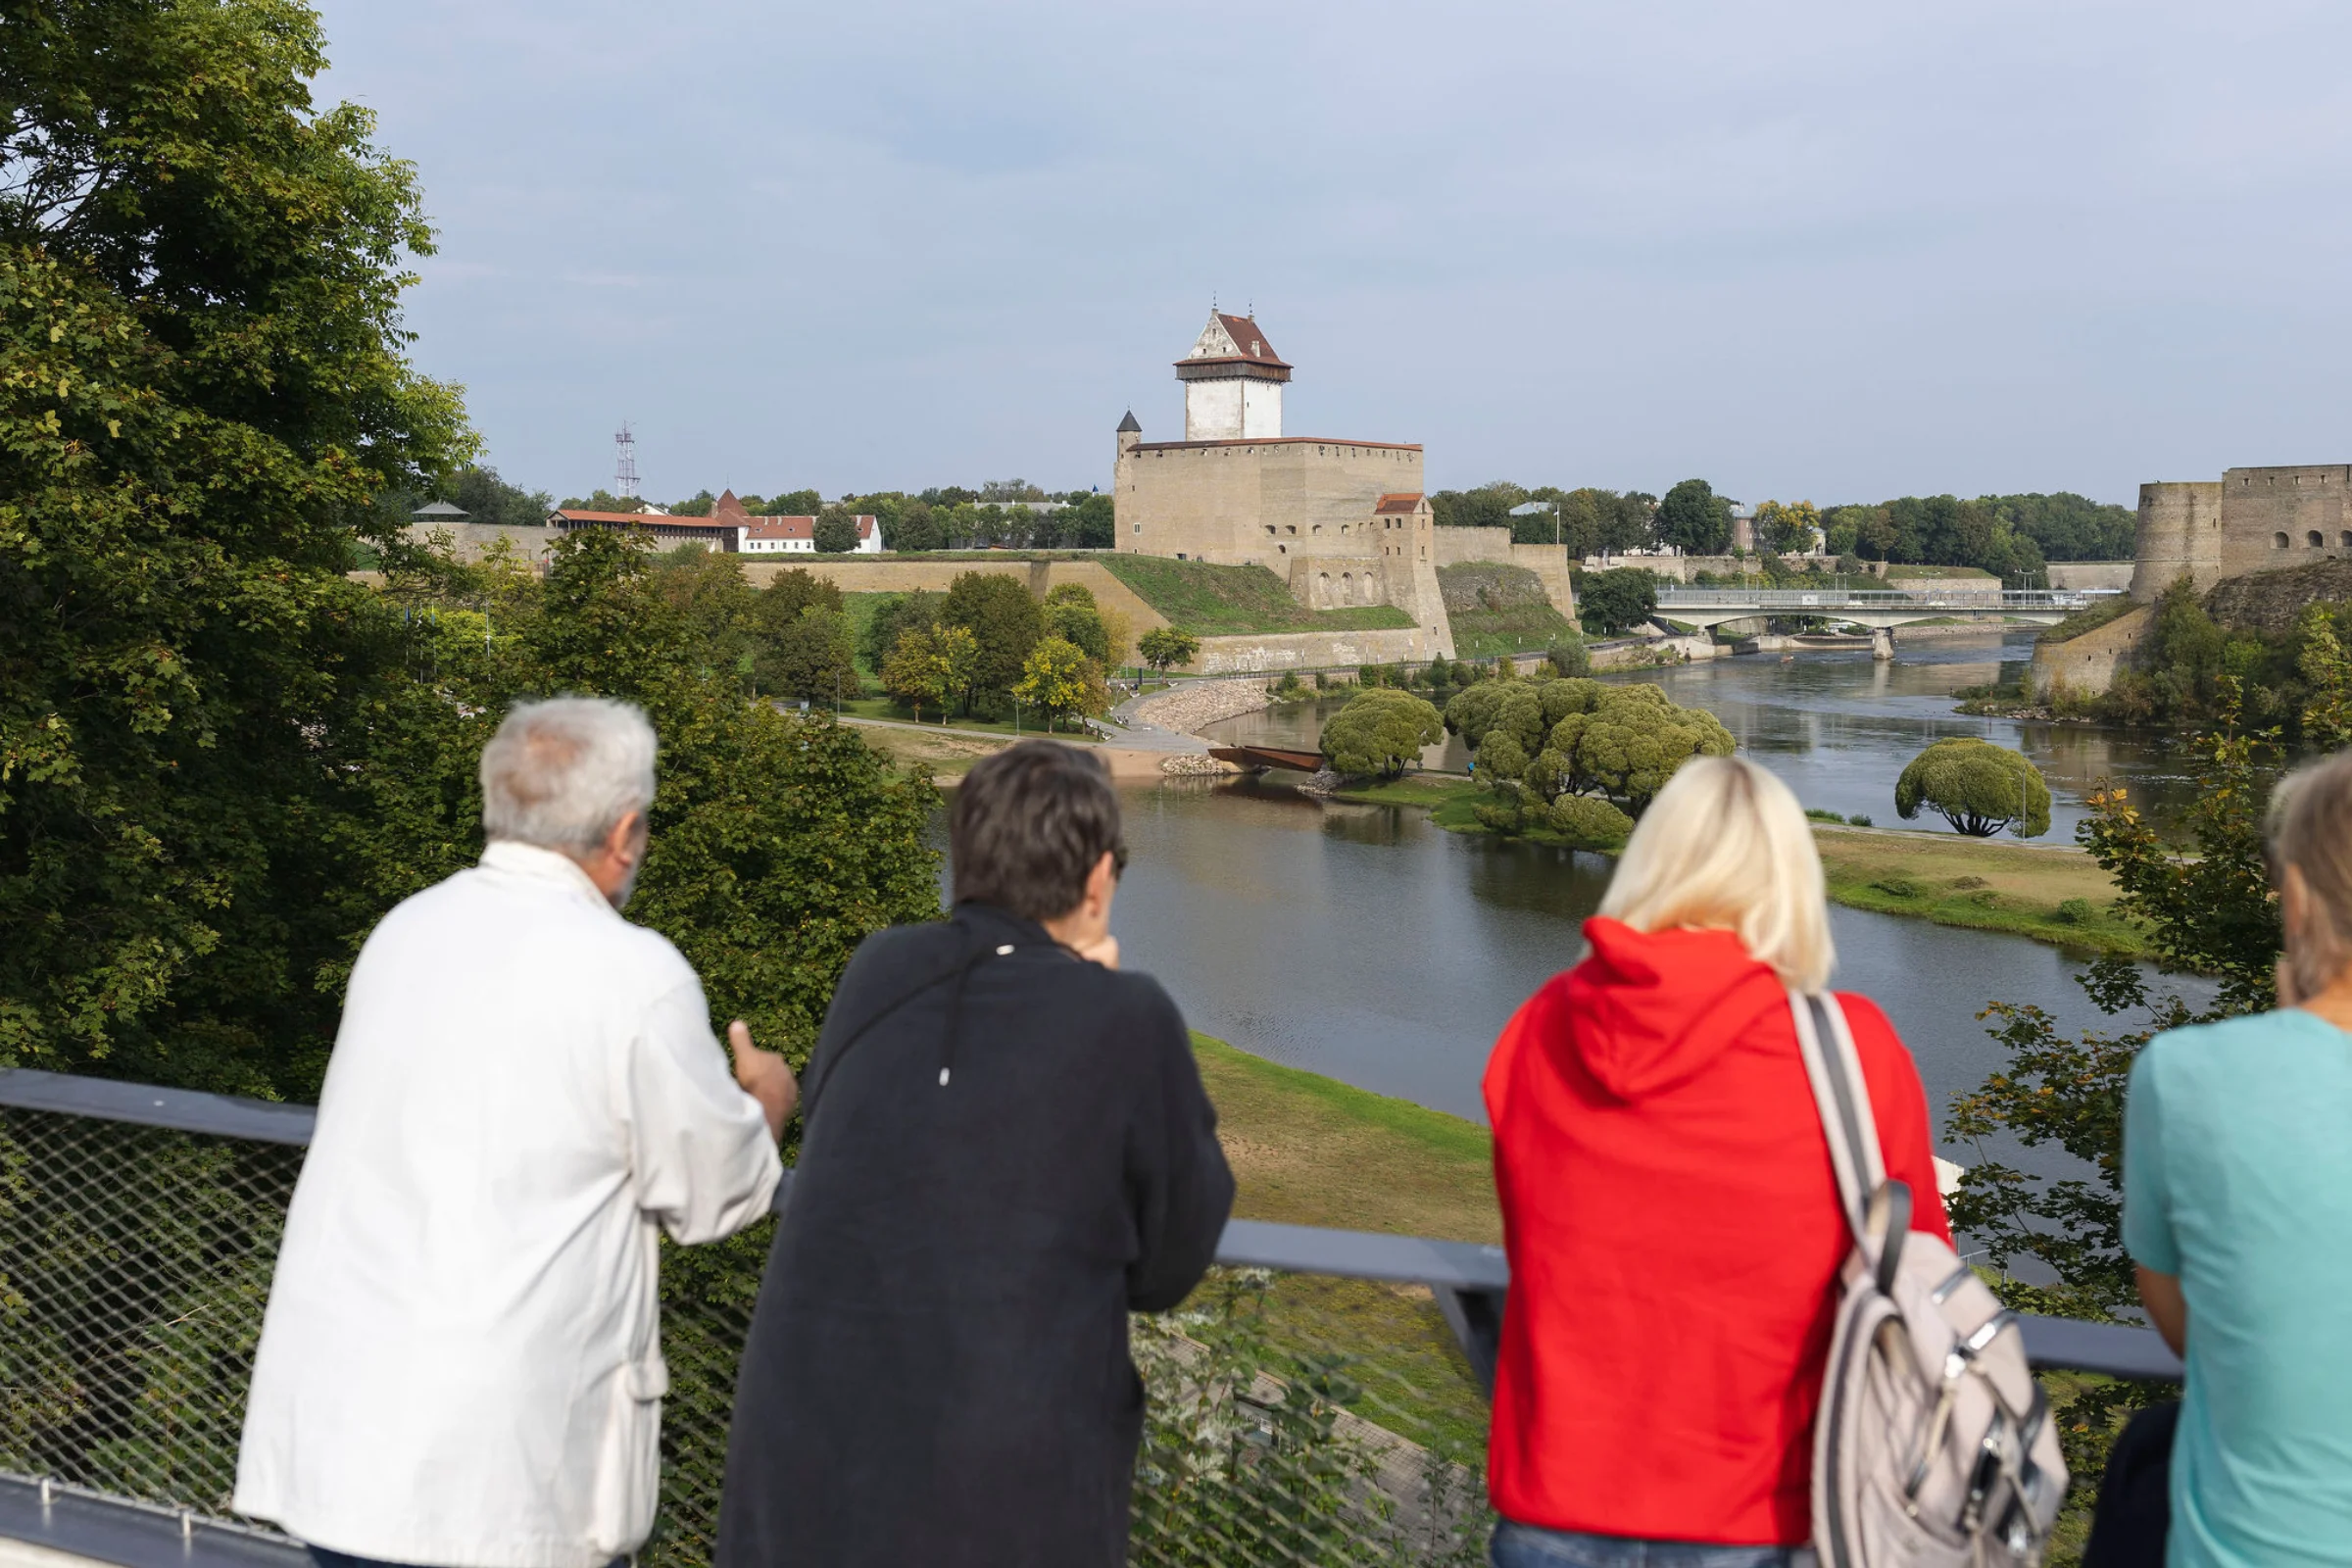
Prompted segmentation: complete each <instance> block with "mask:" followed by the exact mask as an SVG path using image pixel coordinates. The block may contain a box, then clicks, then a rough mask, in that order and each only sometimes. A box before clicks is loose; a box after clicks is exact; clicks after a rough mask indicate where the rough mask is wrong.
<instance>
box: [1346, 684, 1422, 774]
mask: <svg viewBox="0 0 2352 1568" xmlns="http://www.w3.org/2000/svg"><path fill="white" fill-rule="evenodd" d="M1445 738H1446V721H1445V719H1444V718H1443V717H1441V716H1440V715H1439V712H1438V711H1437V709H1436V708H1435V707H1434V706H1433V705H1432V704H1430V703H1429V702H1428V701H1427V700H1426V699H1424V698H1419V697H1415V696H1414V695H1413V694H1412V693H1410V692H1406V691H1399V690H1397V689H1395V688H1393V687H1375V688H1370V689H1366V690H1362V691H1358V692H1357V693H1356V694H1355V695H1354V696H1352V697H1350V698H1348V706H1347V707H1345V708H1343V709H1341V710H1340V711H1338V712H1337V713H1334V714H1333V715H1332V717H1331V722H1329V723H1327V724H1325V725H1324V726H1323V755H1324V756H1325V757H1326V758H1328V759H1329V760H1330V761H1331V765H1332V767H1333V768H1334V769H1336V770H1337V771H1339V772H1342V773H1356V774H1365V773H1370V774H1378V775H1379V776H1381V777H1383V778H1395V777H1396V776H1397V775H1398V774H1400V773H1402V772H1403V771H1404V770H1405V769H1406V768H1408V767H1413V766H1416V765H1418V764H1419V762H1420V760H1421V752H1422V749H1423V748H1424V747H1429V746H1435V745H1437V744H1438V743H1439V742H1440V741H1442V740H1444V739H1445Z"/></svg>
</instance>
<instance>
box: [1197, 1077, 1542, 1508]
mask: <svg viewBox="0 0 2352 1568" xmlns="http://www.w3.org/2000/svg"><path fill="white" fill-rule="evenodd" d="M1193 1049H1194V1054H1195V1057H1196V1059H1197V1060H1198V1061H1199V1062H1200V1064H1201V1081H1202V1082H1203V1083H1205V1084H1206V1085H1207V1087H1208V1094H1209V1098H1210V1100H1212V1101H1213V1102H1215V1103H1216V1107H1217V1136H1218V1138H1219V1139H1220V1140H1221V1141H1222V1142H1223V1144H1224V1146H1225V1157H1226V1159H1227V1160H1228V1161H1229V1162H1230V1163H1231V1164H1232V1166H1233V1174H1234V1180H1235V1185H1236V1193H1235V1197H1234V1205H1233V1211H1234V1214H1235V1215H1236V1217H1238V1218H1242V1219H1262V1220H1275V1221H1279V1222H1282V1223H1286V1224H1293V1225H1328V1226H1335V1227H1340V1228H1343V1229H1348V1230H1383V1231H1396V1232H1399V1233H1403V1234H1409V1235H1415V1236H1438V1237H1446V1238H1450V1239H1453V1240H1457V1241H1471V1242H1494V1241H1498V1240H1499V1239H1500V1237H1501V1224H1502V1222H1501V1217H1500V1214H1499V1212H1498V1211H1497V1209H1496V1208H1495V1184H1494V1179H1493V1176H1492V1174H1491V1171H1492V1167H1491V1164H1490V1159H1491V1154H1490V1147H1491V1140H1490V1139H1489V1137H1488V1134H1487V1130H1486V1129H1485V1128H1483V1127H1481V1126H1478V1125H1477V1124H1476V1123H1473V1122H1467V1121H1463V1120H1462V1119H1460V1118H1459V1117H1456V1116H1447V1115H1445V1114H1442V1113H1441V1112H1438V1111H1434V1110H1430V1109H1427V1108H1425V1107H1423V1106H1420V1105H1416V1104H1412V1103H1409V1102H1406V1101H1401V1100H1391V1099H1389V1098H1387V1097H1386V1096H1383V1095H1375V1094H1369V1093H1367V1092H1365V1091H1364V1090H1361V1089H1357V1088H1354V1087H1353V1086H1351V1085H1348V1084H1344V1083H1341V1082H1339V1081H1338V1080H1337V1079H1332V1078H1325V1077H1323V1076H1321V1075H1320V1074H1317V1073H1311V1072H1301V1071H1299V1069H1297V1068H1295V1067H1285V1066H1282V1065H1281V1064H1279V1063H1277V1062H1271V1061H1267V1060H1265V1059H1264V1058H1263V1057H1260V1056H1253V1055H1250V1054H1249V1053H1248V1052H1245V1051H1237V1050H1235V1049H1234V1048H1233V1047H1231V1046H1229V1045H1226V1044H1225V1043H1224V1042H1222V1041H1218V1040H1212V1039H1210V1038H1209V1037H1208V1036H1206V1035H1201V1034H1196V1035H1194V1036H1193ZM1267 1327H1268V1331H1269V1336H1270V1338H1272V1339H1273V1340H1274V1341H1275V1343H1277V1344H1280V1345H1284V1346H1287V1347H1289V1348H1293V1349H1295V1350H1296V1351H1298V1352H1299V1353H1301V1354H1304V1355H1308V1356H1324V1355H1329V1354H1331V1353H1333V1352H1338V1353H1341V1354H1344V1355H1345V1356H1347V1357H1348V1364H1347V1365H1346V1366H1345V1367H1344V1369H1343V1370H1344V1371H1345V1372H1346V1375H1347V1376H1348V1378H1350V1379H1352V1380H1353V1381H1355V1382H1356V1383H1357V1384H1359V1385H1361V1387H1362V1389H1363V1394H1362V1396H1361V1397H1358V1398H1355V1399H1351V1400H1349V1401H1348V1404H1349V1407H1350V1408H1352V1409H1354V1410H1355V1412H1356V1413H1357V1414H1359V1415H1361V1416H1363V1417H1364V1418H1365V1419H1366V1420H1368V1421H1373V1422H1376V1423H1379V1424H1381V1425H1383V1426H1386V1427H1388V1428H1390V1429H1391V1430H1392V1431H1396V1432H1398V1433H1401V1434H1403V1435H1405V1436H1407V1437H1409V1438H1411V1439H1412V1440H1413V1441H1414V1442H1416V1443H1420V1444H1423V1445H1425V1446H1433V1447H1436V1448H1439V1449H1441V1450H1443V1451H1446V1452H1447V1453H1450V1454H1452V1455H1454V1456H1456V1457H1458V1458H1460V1459H1463V1460H1465V1461H1468V1462H1471V1463H1479V1462H1482V1461H1483V1456H1484V1450H1485V1444H1486V1432H1487V1401H1486V1397H1485V1395H1484V1394H1483V1393H1482V1392H1481V1391H1480V1389H1479V1387H1478V1382H1477V1379H1476V1378H1475V1377H1474V1376H1473V1375H1472V1373H1471V1371H1470V1366H1469V1363H1468V1362H1467V1361H1465V1360H1464V1359H1463V1358H1462V1353H1461V1349H1460V1348H1459V1347H1458V1346H1457V1345H1455V1343H1454V1340H1453V1335H1452V1334H1451V1332H1450V1331H1448V1330H1447V1329H1446V1320H1445V1319H1444V1317H1442V1316H1441V1315H1440V1314H1439V1311H1438V1306H1437V1302H1436V1300H1435V1299H1433V1298H1432V1297H1431V1296H1430V1294H1429V1292H1428V1291H1427V1290H1425V1289H1422V1288H1421V1287H1419V1286H1410V1285H1382V1284H1376V1283H1374V1282H1372V1281H1368V1280H1344V1279H1333V1278H1330V1277H1327V1276H1323V1275H1313V1274H1295V1275H1285V1276H1283V1277H1282V1278H1281V1279H1279V1280H1278V1281H1277V1282H1276V1284H1275V1286H1274V1289H1273V1291H1272V1294H1271V1296H1270V1297H1269V1299H1268V1302H1267Z"/></svg>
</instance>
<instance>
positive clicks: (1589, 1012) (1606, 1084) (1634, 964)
mask: <svg viewBox="0 0 2352 1568" xmlns="http://www.w3.org/2000/svg"><path fill="white" fill-rule="evenodd" d="M1585 940H1586V941H1588V942H1590V943H1591V944H1592V946H1593V952H1592V954H1591V956H1588V957H1587V958H1586V959H1585V961H1584V962H1582V963H1580V964H1578V965H1577V966H1576V967H1575V968H1574V969H1572V970H1570V971H1569V973H1568V995H1567V999H1566V1000H1567V1003H1568V1040H1569V1046H1570V1049H1572V1050H1573V1051H1574V1052H1575V1053H1576V1054H1577V1056H1578V1058H1579V1059H1580V1060H1582V1061H1583V1062H1584V1065H1585V1070H1586V1071H1588V1072H1590V1073H1591V1074H1592V1075H1593V1080H1594V1081H1595V1082H1597V1083H1598V1084H1599V1085H1600V1086H1601V1088H1603V1089H1605V1090H1607V1091H1608V1092H1609V1093H1610V1094H1612V1095H1614V1096H1616V1097H1617V1098H1618V1099H1620V1100H1629V1101H1630V1100H1639V1099H1642V1097H1643V1096H1645V1095H1653V1094H1657V1093H1659V1092H1660V1091H1662V1090H1666V1089H1671V1088H1673V1087H1674V1086H1675V1085H1677V1084H1679V1083H1681V1082H1683V1081H1684V1080H1685V1079H1687V1078H1689V1077H1691V1075H1692V1074H1693V1073H1695V1072H1697V1071H1698V1070H1699V1069H1700V1068H1702V1067H1704V1066H1706V1065H1707V1063H1708V1062H1710V1061H1712V1060H1713V1059H1714V1058H1715V1056H1716V1055H1717V1054H1720V1053H1721V1052H1722V1051H1723V1050H1724V1048H1725V1047H1727V1046H1729V1045H1730V1044H1732V1043H1733V1042H1734V1041H1736V1040H1737V1039H1739V1038H1740V1035H1741V1033H1742V1032H1744V1030H1745V1028H1746V1026H1747V1025H1748V1023H1749V1022H1751V1021H1752V1020H1753V1019H1755V1018H1756V1017H1757V1016H1758V1015H1759V1014H1761V1013H1763V1012H1765V1011H1767V1010H1769V1009H1771V1008H1775V1007H1783V1008H1785V1007H1787V1005H1788V991H1787V988H1785V987H1784V986H1783V985H1782V984H1781V978H1780V976H1779V975H1778V974H1776V973H1774V972H1773V970H1772V968H1771V967H1770V966H1769V965H1767V964H1764V963H1760V962H1758V961H1757V960H1756V959H1754V958H1752V957H1750V956H1748V953H1747V949H1746V948H1745V947H1744V946H1742V945H1741V943H1740V938H1739V937H1738V935H1736V934H1735V933H1733V932H1730V931H1685V930H1674V931H1636V930H1635V929H1634V928H1633V927H1632V926H1629V925H1626V924H1625V923H1623V922H1622V921H1618V920H1611V919H1608V918H1606V917H1604V916H1599V915H1595V916H1594V917H1593V918H1592V919H1590V920H1587V921H1586V922H1585Z"/></svg>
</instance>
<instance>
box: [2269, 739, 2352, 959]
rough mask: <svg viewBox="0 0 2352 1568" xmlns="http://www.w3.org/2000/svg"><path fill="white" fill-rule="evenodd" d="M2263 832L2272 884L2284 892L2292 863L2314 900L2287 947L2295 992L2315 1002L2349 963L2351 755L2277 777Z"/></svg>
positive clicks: (2351, 915) (2351, 929)
mask: <svg viewBox="0 0 2352 1568" xmlns="http://www.w3.org/2000/svg"><path fill="white" fill-rule="evenodd" d="M2263 828H2264V832H2263V837H2264V838H2265V840H2266V841H2267V843H2266V845H2265V848H2266V849H2267V851H2268V858H2269V859H2270V862H2271V885H2272V886H2273V887H2275V888H2278V889H2279V890H2280V891H2281V892H2282V893H2283V892H2284V890H2285V885H2286V868H2287V867H2288V866H2290V865H2291V866H2293V867H2294V868H2295V869H2296V870H2298V871H2300V872H2302V873H2303V886H2304V887H2305V889H2306V890H2308V892H2309V894H2310V900H2309V903H2308V904H2307V906H2306V908H2305V921H2304V927H2303V934H2302V936H2301V938H2300V939H2299V940H2297V941H2294V942H2291V943H2289V944H2288V945H2287V950H2286V962H2287V967H2288V968H2289V970H2291V971H2292V973H2293V975H2294V979H2295V989H2296V990H2297V991H2298V992H2300V993H2301V994H2302V995H2303V996H2305V997H2314V996H2317V995H2319V994H2320V993H2321V992H2323V991H2325V990H2327V986H2328V984H2329V982H2331V981H2332V980H2334V979H2335V977H2336V976H2337V975H2338V974H2340V973H2342V972H2343V967H2344V963H2345V960H2346V959H2347V958H2352V752H2338V753H2336V754H2335V755H2334V756H2333V757H2329V758H2326V759H2324V760H2320V761H2317V762H2312V763H2309V764H2307V765H2306V766H2303V767H2299V768H2297V769H2295V770H2294V771H2293V772H2292V773H2289V774H2288V775H2287V776H2286V777H2284V778H2282V779H2280V780H2279V781H2278V788H2277V789H2275V790H2273V791H2272V792H2271V809H2270V814H2269V817H2268V818H2267V820H2266V821H2265V822H2264V824H2263Z"/></svg>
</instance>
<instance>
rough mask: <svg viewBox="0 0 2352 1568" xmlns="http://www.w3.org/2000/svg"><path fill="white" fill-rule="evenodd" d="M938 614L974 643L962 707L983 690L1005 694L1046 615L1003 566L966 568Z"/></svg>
mask: <svg viewBox="0 0 2352 1568" xmlns="http://www.w3.org/2000/svg"><path fill="white" fill-rule="evenodd" d="M939 618H940V619H941V621H943V622H945V623H946V624H948V625H951V626H961V627H963V628H964V629H965V630H966V631H969V632H970V633H971V634H972V641H973V642H974V643H976V644H978V645H979V656H978V657H977V658H976V659H975V660H974V661H973V662H972V667H971V673H970V676H969V680H968V684H967V685H966V686H965V688H964V690H963V692H962V694H961V695H962V697H963V706H964V711H965V712H967V713H968V712H970V711H971V710H972V705H973V704H974V703H975V702H976V701H978V700H979V699H980V698H981V697H982V696H984V695H998V694H1008V693H1010V692H1011V690H1012V686H1013V682H1015V681H1017V680H1019V679H1020V678H1021V673H1022V668H1023V666H1024V665H1025V664H1026V663H1027V662H1028V660H1029V650H1030V649H1032V648H1034V647H1036V646H1037V640H1038V639H1039V638H1040V637H1042V636H1044V635H1045V629H1046V628H1045V615H1044V613H1043V612H1042V611H1041V610H1040V609H1039V607H1038V603H1037V601H1036V600H1034V599H1032V598H1030V597H1029V589H1028V587H1027V586H1026V585H1025V584H1024V583H1022V581H1021V580H1020V579H1019V578H1017V577H1008V576H1005V574H1004V573H1002V572H993V571H966V572H959V573H957V574H956V579H955V581H953V582H951V583H949V584H948V591H947V595H946V597H944V598H943V599H942V600H941V601H940V605H939Z"/></svg>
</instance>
